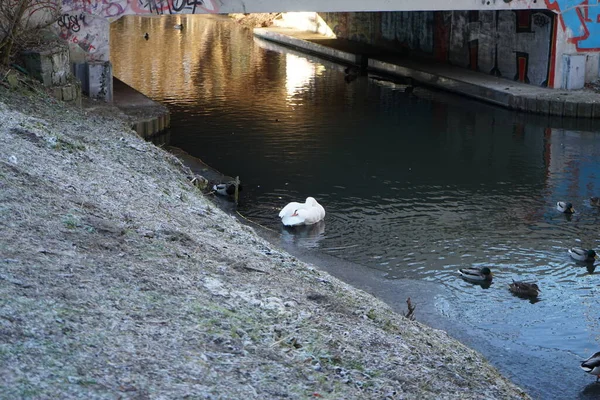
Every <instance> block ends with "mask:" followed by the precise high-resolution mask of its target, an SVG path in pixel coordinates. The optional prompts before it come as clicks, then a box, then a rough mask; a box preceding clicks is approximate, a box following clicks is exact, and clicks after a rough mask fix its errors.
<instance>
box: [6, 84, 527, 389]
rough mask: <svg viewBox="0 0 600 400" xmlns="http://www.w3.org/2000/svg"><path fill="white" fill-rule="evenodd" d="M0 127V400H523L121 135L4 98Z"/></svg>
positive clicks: (41, 103) (45, 106) (476, 359)
mask: <svg viewBox="0 0 600 400" xmlns="http://www.w3.org/2000/svg"><path fill="white" fill-rule="evenodd" d="M0 118H1V119H0V120H1V121H2V123H1V124H0V229H1V231H2V236H1V238H0V381H1V382H2V386H3V387H2V391H1V394H0V397H1V398H6V399H14V398H27V399H49V398H52V399H58V398H60V399H70V398H73V399H74V398H85V399H102V398H107V399H115V398H123V399H127V398H131V399H134V398H135V399H146V398H148V399H158V398H215V399H216V398H219V399H238V398H253V399H267V398H289V399H305V398H309V397H319V398H326V399H341V398H345V399H352V398H354V399H365V398H377V399H382V398H394V399H395V398H398V399H400V398H402V399H427V398H430V399H442V398H444V399H481V398H494V399H504V398H506V399H509V398H526V397H527V396H526V395H525V394H524V393H523V392H522V391H521V390H520V389H519V388H518V387H516V386H514V385H513V384H511V383H510V382H509V381H507V380H506V379H505V378H503V377H502V376H500V375H499V374H498V372H497V371H496V370H495V369H494V368H492V367H491V366H490V365H489V364H488V363H487V362H486V361H485V360H484V359H483V358H482V357H481V356H480V355H479V354H478V353H476V352H474V351H472V350H470V349H468V348H466V347H465V346H463V345H461V344H460V343H458V342H456V341H455V340H453V339H451V338H449V337H448V336H447V335H446V334H445V333H444V332H441V331H437V330H433V329H430V328H428V327H426V326H423V325H421V324H419V323H418V322H414V321H409V320H408V319H406V318H404V317H402V316H400V315H397V314H394V313H393V312H392V311H391V310H390V308H389V307H387V306H386V305H384V304H383V303H381V302H379V301H377V300H376V299H374V298H373V297H371V296H370V295H368V294H366V293H364V292H361V291H358V290H356V289H354V288H352V287H350V286H348V285H346V284H344V283H342V282H340V281H338V280H336V279H335V278H333V277H331V276H329V275H327V274H326V273H324V272H321V271H319V270H318V269H317V268H315V267H313V266H310V265H306V264H304V263H302V262H300V261H299V260H297V259H295V258H294V257H292V256H290V255H288V254H286V253H284V252H282V251H280V250H278V249H276V248H272V247H271V245H269V244H268V243H267V242H266V241H264V240H262V239H261V238H260V237H258V236H257V235H256V234H255V233H254V232H253V231H252V229H251V228H249V227H246V226H243V225H241V224H240V223H238V221H237V220H236V219H235V218H233V217H232V216H229V215H226V214H224V213H223V212H222V211H221V210H219V209H218V208H217V207H215V206H214V205H213V204H212V203H211V202H210V201H209V200H207V198H205V197H204V195H203V194H202V193H201V192H200V191H199V190H198V189H197V188H196V187H194V186H193V185H192V184H191V183H190V182H189V179H188V176H189V171H188V170H186V168H185V167H183V165H182V164H181V162H180V161H179V160H178V159H177V158H175V157H174V156H172V155H170V154H168V153H166V152H164V151H162V150H161V149H158V148H157V147H155V146H154V145H152V144H150V143H147V142H144V141H143V140H141V139H140V138H138V137H137V136H136V135H135V134H134V133H133V132H132V131H131V130H129V129H128V128H127V126H126V124H125V123H124V122H123V121H121V120H117V119H111V118H108V117H103V116H98V115H95V114H92V113H86V112H82V111H80V110H77V109H73V108H66V107H65V106H64V105H62V104H59V103H58V102H56V101H55V100H53V99H50V98H48V97H45V96H43V95H42V94H40V93H38V92H35V93H34V92H31V91H28V90H23V91H21V92H18V91H14V92H13V91H7V90H5V89H4V88H3V87H0Z"/></svg>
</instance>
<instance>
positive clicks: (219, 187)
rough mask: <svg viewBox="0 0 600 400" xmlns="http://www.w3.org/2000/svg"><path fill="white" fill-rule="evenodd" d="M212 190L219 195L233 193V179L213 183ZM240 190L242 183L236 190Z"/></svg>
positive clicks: (230, 194)
mask: <svg viewBox="0 0 600 400" xmlns="http://www.w3.org/2000/svg"><path fill="white" fill-rule="evenodd" d="M213 190H214V191H215V193H217V194H220V195H221V196H233V195H234V194H235V181H231V182H225V183H218V184H216V185H213ZM240 190H242V185H239V186H238V191H240Z"/></svg>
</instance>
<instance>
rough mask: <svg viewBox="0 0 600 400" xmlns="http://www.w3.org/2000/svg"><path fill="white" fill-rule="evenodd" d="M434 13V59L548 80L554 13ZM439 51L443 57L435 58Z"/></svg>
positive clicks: (519, 77)
mask: <svg viewBox="0 0 600 400" xmlns="http://www.w3.org/2000/svg"><path fill="white" fill-rule="evenodd" d="M440 13H441V14H443V15H442V16H440V17H438V18H437V19H436V22H437V23H438V24H441V25H442V26H438V27H436V37H435V43H436V47H437V48H438V51H437V59H438V60H440V61H448V62H450V63H451V64H455V65H459V66H463V67H466V68H469V69H472V70H476V71H481V72H485V73H488V74H491V75H495V76H498V77H503V78H508V79H512V80H515V81H520V82H524V83H531V84H534V85H537V86H552V84H553V82H552V81H551V76H552V71H553V65H552V56H553V54H552V51H553V45H552V44H553V39H552V38H553V34H554V31H553V28H554V18H555V16H554V14H552V13H549V12H547V11H541V10H540V11H533V10H519V11H449V12H440ZM441 57H445V58H441Z"/></svg>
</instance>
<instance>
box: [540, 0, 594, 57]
mask: <svg viewBox="0 0 600 400" xmlns="http://www.w3.org/2000/svg"><path fill="white" fill-rule="evenodd" d="M545 1H546V5H547V6H548V9H549V10H552V11H555V12H556V13H558V14H559V15H560V23H561V26H562V28H563V30H564V31H566V32H567V34H568V35H569V36H570V37H569V39H568V40H569V42H570V43H573V44H574V45H575V47H576V48H577V51H600V4H599V2H598V0H545Z"/></svg>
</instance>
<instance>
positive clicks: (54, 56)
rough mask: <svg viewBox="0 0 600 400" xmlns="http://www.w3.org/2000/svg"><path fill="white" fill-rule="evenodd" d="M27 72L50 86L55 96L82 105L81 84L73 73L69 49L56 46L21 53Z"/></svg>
mask: <svg viewBox="0 0 600 400" xmlns="http://www.w3.org/2000/svg"><path fill="white" fill-rule="evenodd" d="M21 57H22V59H23V62H24V63H25V68H26V69H27V72H28V73H29V74H30V75H31V76H33V77H34V78H36V79H38V80H40V81H41V82H42V83H43V84H44V86H46V87H48V88H50V92H51V93H52V95H53V96H54V97H56V98H57V99H59V100H62V101H65V102H67V103H73V104H76V105H77V106H81V84H80V83H79V82H78V81H77V80H76V79H74V77H73V75H72V74H71V63H70V60H69V49H68V48H67V47H66V46H55V47H53V48H51V49H46V50H43V51H33V50H30V51H26V52H24V53H22V54H21Z"/></svg>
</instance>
